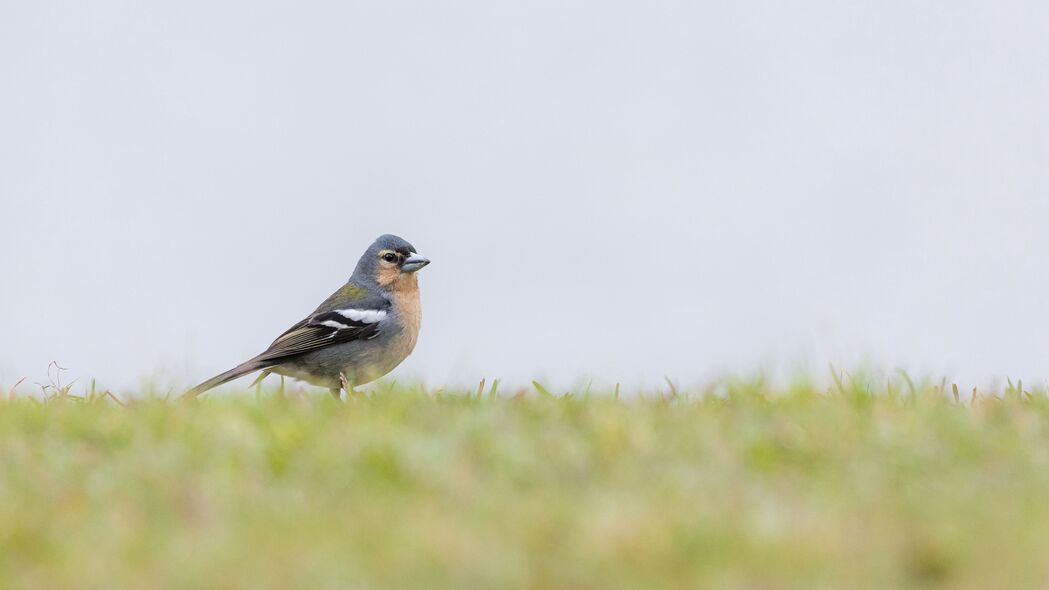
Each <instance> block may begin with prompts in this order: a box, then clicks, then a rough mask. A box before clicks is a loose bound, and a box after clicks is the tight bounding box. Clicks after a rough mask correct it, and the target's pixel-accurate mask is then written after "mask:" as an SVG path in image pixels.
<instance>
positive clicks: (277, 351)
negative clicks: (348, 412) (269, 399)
mask: <svg viewBox="0 0 1049 590" xmlns="http://www.w3.org/2000/svg"><path fill="white" fill-rule="evenodd" d="M361 303H363V302H354V303H352V304H346V305H344V306H341V307H339V308H336V309H332V310H330V311H319V310H318V311H317V312H314V314H313V315H311V316H310V317H308V318H306V319H304V320H302V321H301V322H299V323H297V324H295V325H294V326H292V327H291V328H288V330H287V331H286V332H284V333H283V334H281V335H280V336H278V337H277V339H276V340H274V341H273V344H270V346H269V348H267V349H266V351H265V352H263V353H262V354H260V355H259V356H257V357H255V358H254V359H253V360H256V361H264V362H270V363H273V362H274V361H277V362H280V361H281V360H283V359H286V358H288V357H292V356H295V355H299V354H302V353H304V352H310V351H311V350H317V349H319V348H324V347H327V346H332V345H334V344H341V343H343V342H350V341H353V340H371V339H372V338H375V337H376V336H378V335H379V327H380V324H381V322H382V320H384V319H385V318H386V316H387V315H388V314H389V311H390V310H389V307H390V306H389V302H386V301H385V300H382V301H370V302H368V303H370V304H371V305H361ZM274 364H276V363H274Z"/></svg>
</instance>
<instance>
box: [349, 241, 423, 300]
mask: <svg viewBox="0 0 1049 590" xmlns="http://www.w3.org/2000/svg"><path fill="white" fill-rule="evenodd" d="M427 264H430V261H429V259H427V258H424V257H422V256H419V254H418V253H417V252H416V251H415V246H412V245H411V244H409V243H408V241H407V240H405V239H404V238H401V237H398V236H395V235H391V234H386V235H383V236H379V238H378V239H376V240H375V241H374V242H373V243H372V245H371V246H369V247H368V249H367V250H366V251H365V252H364V255H363V256H361V259H360V261H359V262H357V268H356V269H355V270H354V271H353V275H354V276H355V277H367V278H369V279H371V280H373V281H375V282H377V283H378V284H379V285H381V286H383V287H385V288H388V289H397V288H399V287H403V286H410V285H414V284H415V282H416V279H415V272H416V271H418V270H419V269H421V268H422V267H424V266H426V265H427Z"/></svg>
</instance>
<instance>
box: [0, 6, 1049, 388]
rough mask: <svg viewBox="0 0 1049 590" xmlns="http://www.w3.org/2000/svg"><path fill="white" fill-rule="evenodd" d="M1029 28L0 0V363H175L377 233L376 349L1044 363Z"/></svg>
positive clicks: (749, 10) (427, 364)
mask: <svg viewBox="0 0 1049 590" xmlns="http://www.w3.org/2000/svg"><path fill="white" fill-rule="evenodd" d="M1047 39H1049V3H1046V2H1045V1H1044V0H1028V1H1017V2H1009V1H1005V2H1002V1H994V2H992V1H983V2H971V1H952V2H915V1H914V0H906V1H903V0H900V1H894V0H872V1H869V2H842V1H839V0H835V1H826V2H790V3H784V2H771V1H766V2H754V1H742V2H693V1H682V2H650V1H646V2H636V3H623V2H608V1H597V0H593V1H584V2H575V3H571V2H543V1H540V2H536V1H529V2H493V1H491V0H484V1H478V2H453V3H448V2H440V3H435V2H396V1H393V2H391V1H384V2H330V3H329V2H287V3H279V2H269V1H258V0H252V1H250V2H249V1H232V2H214V1H211V0H208V1H187V0H179V1H177V2H174V1H171V2H135V1H131V0H128V1H124V2H120V1H113V0H99V1H95V2H74V1H58V2H52V1H47V0H34V1H33V2H16V1H13V0H0V88H2V91H0V224H2V225H0V281H2V283H3V285H2V288H0V388H2V387H9V386H10V385H12V384H13V383H14V382H15V381H17V380H18V379H19V378H21V377H27V378H28V382H30V383H31V382H33V381H41V382H42V381H44V380H45V374H46V368H47V365H48V363H49V362H50V361H52V360H56V361H59V362H60V363H62V364H63V365H64V366H66V367H69V368H70V371H69V373H68V374H67V376H66V379H67V380H68V379H72V378H81V379H89V378H91V377H97V378H98V379H99V380H100V382H102V383H105V384H108V385H113V386H116V387H130V386H133V385H135V384H137V383H138V382H139V380H140V379H143V378H155V379H157V380H158V381H159V382H161V383H164V384H169V383H170V384H183V385H185V384H190V383H191V382H196V381H200V380H202V379H204V378H206V377H209V376H211V375H212V374H214V373H216V372H218V371H220V370H224V369H227V368H229V367H230V366H232V365H234V364H236V363H238V362H240V361H242V360H245V359H246V358H248V357H250V356H252V355H254V354H256V353H257V352H260V351H261V350H262V349H263V348H265V346H266V345H267V344H268V343H269V342H270V341H271V340H272V339H273V338H274V337H275V336H276V335H277V334H279V333H280V332H282V331H283V330H284V329H285V328H287V327H288V326H290V325H291V324H292V323H294V322H296V321H297V320H299V319H301V318H302V317H303V316H305V315H306V314H307V313H308V312H310V311H311V310H312V309H313V308H314V307H315V306H316V305H317V304H318V303H319V302H320V301H321V300H323V299H324V298H325V297H327V296H328V295H329V294H330V293H331V292H332V291H333V290H335V289H336V288H337V287H339V286H340V285H341V284H342V283H343V282H344V281H345V280H346V278H347V277H348V276H349V274H350V273H351V272H352V270H353V267H354V265H355V263H356V261H357V258H358V257H359V255H360V254H361V252H362V251H363V249H364V248H365V247H366V246H367V245H368V244H369V243H370V242H371V241H372V240H373V239H374V238H375V237H376V236H378V235H380V234H383V233H387V232H389V233H396V234H399V235H402V236H403V237H405V238H407V239H408V240H409V241H411V242H413V243H414V244H415V245H416V247H417V248H418V249H419V250H420V252H422V253H424V254H425V255H428V256H429V257H430V258H432V259H433V264H432V265H431V266H430V267H428V268H427V269H426V270H424V271H423V272H422V273H421V283H422V289H423V307H424V318H423V328H422V334H421V339H420V342H419V345H418V347H417V349H416V352H415V354H414V355H413V356H412V357H411V358H409V360H408V361H406V362H405V363H404V364H403V365H402V366H401V368H399V369H398V370H397V371H396V372H395V373H394V374H393V375H392V376H391V377H395V378H399V379H411V378H421V379H424V380H425V381H426V382H427V383H429V384H431V385H440V384H446V383H465V382H471V381H476V379H479V378H480V377H482V376H484V377H488V378H489V379H491V378H493V377H502V378H504V379H505V380H507V382H508V383H509V384H514V383H523V382H527V380H528V379H531V378H532V377H541V378H543V379H546V380H549V382H550V383H552V384H554V385H557V386H568V385H570V384H572V383H574V382H576V380H578V379H587V378H590V377H597V378H598V379H599V381H601V382H608V383H611V382H615V381H622V382H624V383H625V384H646V383H647V384H653V383H657V384H658V383H660V382H661V381H662V379H663V377H664V376H669V377H671V378H672V379H674V380H675V381H678V382H681V383H685V384H687V383H695V382H698V381H701V380H704V379H709V378H712V377H714V376H717V375H719V374H722V373H725V372H737V373H745V374H746V373H753V372H755V371H759V370H787V371H790V370H794V369H797V368H806V367H808V368H810V369H812V370H815V371H816V372H818V373H825V372H826V366H827V363H834V364H836V365H838V366H845V367H855V366H857V365H858V364H860V363H862V362H870V363H873V364H875V365H877V366H880V367H886V368H895V367H903V368H907V369H910V370H912V371H916V372H918V373H923V374H931V375H934V376H936V377H939V376H941V375H946V376H948V377H950V378H954V379H958V380H960V381H963V382H966V381H969V382H978V383H985V382H988V381H993V380H995V379H1002V378H1004V377H1005V376H1007V375H1008V376H1013V377H1022V378H1024V379H1026V380H1027V381H1028V382H1038V383H1045V381H1046V379H1047V378H1049V262H1047V260H1046V256H1045V253H1046V252H1047V251H1049V41H1047ZM30 388H31V386H30Z"/></svg>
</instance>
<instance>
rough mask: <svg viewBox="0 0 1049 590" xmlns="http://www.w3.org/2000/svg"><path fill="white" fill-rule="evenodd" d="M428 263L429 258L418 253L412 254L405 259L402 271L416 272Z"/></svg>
mask: <svg viewBox="0 0 1049 590" xmlns="http://www.w3.org/2000/svg"><path fill="white" fill-rule="evenodd" d="M427 264H430V259H429V258H423V257H422V256H419V255H418V254H412V255H411V256H409V257H408V258H405V259H404V264H402V265H401V272H415V271H417V270H419V269H420V268H422V267H424V266H426V265H427Z"/></svg>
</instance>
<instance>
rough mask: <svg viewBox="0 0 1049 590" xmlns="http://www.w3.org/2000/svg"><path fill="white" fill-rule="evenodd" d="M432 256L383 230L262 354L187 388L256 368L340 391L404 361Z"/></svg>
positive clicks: (191, 394) (196, 389) (335, 392)
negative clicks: (336, 285) (421, 276)
mask: <svg viewBox="0 0 1049 590" xmlns="http://www.w3.org/2000/svg"><path fill="white" fill-rule="evenodd" d="M427 264H430V261H429V260H427V259H426V258H423V257H422V256H419V255H418V254H417V253H416V251H415V248H414V247H413V246H412V245H411V244H409V243H408V242H406V241H405V240H404V239H402V238H399V237H397V236H393V235H384V236H380V237H379V238H378V239H377V240H375V242H374V243H373V244H372V245H371V246H370V247H369V248H368V250H367V251H365V253H364V255H363V256H361V259H360V261H358V262H357V268H356V269H354V271H353V275H352V276H350V280H349V281H348V282H347V283H346V284H345V285H344V286H343V287H342V288H341V289H339V290H338V291H336V292H335V293H333V294H332V295H331V297H328V299H326V300H325V301H324V303H321V304H320V306H319V307H318V308H317V309H316V310H314V312H313V313H311V314H310V315H309V317H307V318H306V319H304V320H302V321H301V322H299V323H297V324H295V325H294V326H292V327H291V328H289V329H288V330H287V331H286V332H284V333H283V334H281V335H280V336H279V337H278V338H277V339H276V340H274V341H273V344H270V346H269V348H267V349H266V350H265V351H264V352H263V353H262V354H260V355H258V356H256V357H254V358H252V359H249V360H247V361H245V362H243V363H241V364H240V365H237V366H236V367H234V368H232V369H230V370H229V371H226V372H225V373H222V374H220V375H216V376H214V377H212V378H211V379H208V380H207V381H205V382H203V383H201V384H200V385H198V386H196V387H194V388H193V389H191V390H189V391H187V392H186V393H185V394H183V397H186V398H194V397H197V396H198V395H200V394H202V393H204V392H205V391H207V390H209V389H211V388H213V387H218V386H219V385H222V384H223V383H226V382H227V381H231V380H233V379H236V378H237V377H241V376H243V375H247V374H248V373H252V372H254V371H258V370H260V369H261V370H263V372H262V374H261V375H259V378H258V379H257V380H256V383H258V381H261V380H262V379H264V378H265V377H266V376H267V375H269V374H270V373H277V374H278V375H286V376H288V377H294V378H296V379H301V380H303V381H307V382H309V383H312V384H313V385H319V386H322V387H327V388H329V389H330V390H331V393H332V395H333V396H335V398H336V399H339V398H340V397H341V393H342V388H343V387H345V388H346V389H347V393H349V390H350V389H351V388H353V387H354V386H356V385H363V384H365V383H369V382H371V381H374V380H376V379H378V378H379V377H382V376H383V375H385V374H387V373H389V372H390V371H392V370H393V369H394V367H396V366H397V365H399V364H401V361H403V360H404V359H405V358H407V357H408V355H409V354H411V352H412V349H414V348H415V343H416V341H417V340H418V338H419V321H420V318H421V310H420V307H419V282H418V277H417V276H416V274H415V272H416V271H418V270H419V269H421V268H423V267H424V266H426V265H427Z"/></svg>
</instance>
